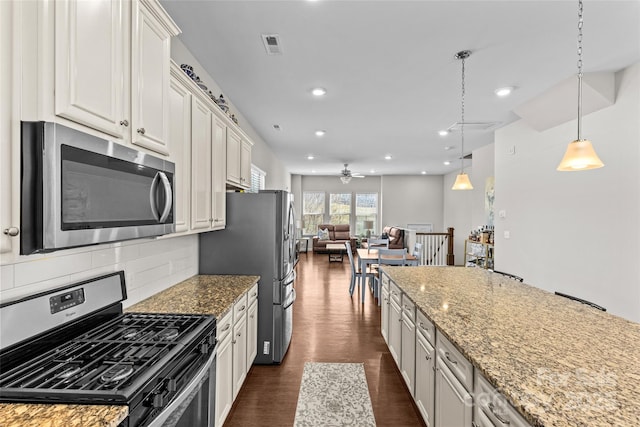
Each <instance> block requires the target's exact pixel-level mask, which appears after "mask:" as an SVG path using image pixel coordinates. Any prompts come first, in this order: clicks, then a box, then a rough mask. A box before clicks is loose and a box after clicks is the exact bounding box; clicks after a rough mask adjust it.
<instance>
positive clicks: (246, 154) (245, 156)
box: [227, 129, 253, 189]
mask: <svg viewBox="0 0 640 427" xmlns="http://www.w3.org/2000/svg"><path fill="white" fill-rule="evenodd" d="M252 146H253V144H252V143H251V142H250V141H249V140H248V139H245V138H242V137H241V136H240V135H239V134H238V133H236V132H233V131H232V130H231V129H229V130H228V131H227V184H229V185H230V186H232V187H239V188H243V189H247V188H250V187H251V148H252Z"/></svg>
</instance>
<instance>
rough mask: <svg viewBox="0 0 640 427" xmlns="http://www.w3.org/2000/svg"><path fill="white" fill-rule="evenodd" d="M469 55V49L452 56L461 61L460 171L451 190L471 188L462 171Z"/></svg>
mask: <svg viewBox="0 0 640 427" xmlns="http://www.w3.org/2000/svg"><path fill="white" fill-rule="evenodd" d="M470 55H471V51H470V50H462V51H460V52H458V53H456V54H455V56H454V58H456V59H460V60H461V61H462V96H461V98H460V100H461V102H460V105H461V108H460V173H459V174H458V176H457V177H456V182H455V183H454V184H453V187H451V189H452V190H473V185H471V181H470V180H469V175H467V174H466V173H464V95H465V90H464V61H465V59H467V58H468V57H469V56H470Z"/></svg>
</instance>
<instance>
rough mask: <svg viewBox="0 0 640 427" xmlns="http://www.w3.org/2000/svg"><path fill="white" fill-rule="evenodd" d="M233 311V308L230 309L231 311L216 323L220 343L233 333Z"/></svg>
mask: <svg viewBox="0 0 640 427" xmlns="http://www.w3.org/2000/svg"><path fill="white" fill-rule="evenodd" d="M232 311H233V310H229V312H228V313H227V314H225V315H224V317H222V319H221V320H219V321H218V323H217V324H216V339H217V340H218V343H221V342H222V341H224V340H225V339H226V338H227V337H229V336H230V335H231V331H232V330H233V328H232V327H231V322H232V320H233V319H232V317H233V313H232Z"/></svg>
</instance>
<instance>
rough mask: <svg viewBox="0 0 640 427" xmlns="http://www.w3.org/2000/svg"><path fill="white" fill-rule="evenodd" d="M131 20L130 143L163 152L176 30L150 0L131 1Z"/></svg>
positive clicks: (162, 11) (167, 152)
mask: <svg viewBox="0 0 640 427" xmlns="http://www.w3.org/2000/svg"><path fill="white" fill-rule="evenodd" d="M131 22H132V31H131V46H132V48H131V129H132V143H133V144H135V145H139V146H141V147H145V148H147V149H149V150H153V151H155V152H158V153H161V154H165V155H166V154H169V150H168V147H167V141H168V135H169V125H168V122H169V60H170V57H171V36H172V35H177V34H178V33H179V30H178V28H177V27H176V26H175V24H174V23H173V21H172V20H171V18H170V17H169V15H168V14H167V13H166V12H165V10H164V9H163V8H162V7H161V6H160V5H159V3H158V2H157V1H153V0H138V1H136V2H133V6H132V17H131Z"/></svg>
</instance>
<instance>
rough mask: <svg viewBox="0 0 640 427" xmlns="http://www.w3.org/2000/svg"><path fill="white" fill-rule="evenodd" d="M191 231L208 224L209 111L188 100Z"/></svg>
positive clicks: (198, 100) (203, 104)
mask: <svg viewBox="0 0 640 427" xmlns="http://www.w3.org/2000/svg"><path fill="white" fill-rule="evenodd" d="M191 176H192V181H191V182H192V184H191V191H192V193H191V228H192V229H194V230H198V229H207V228H209V226H210V224H211V111H209V108H208V107H207V105H206V104H205V103H204V102H202V101H200V99H198V98H197V97H196V96H192V97H191Z"/></svg>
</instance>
